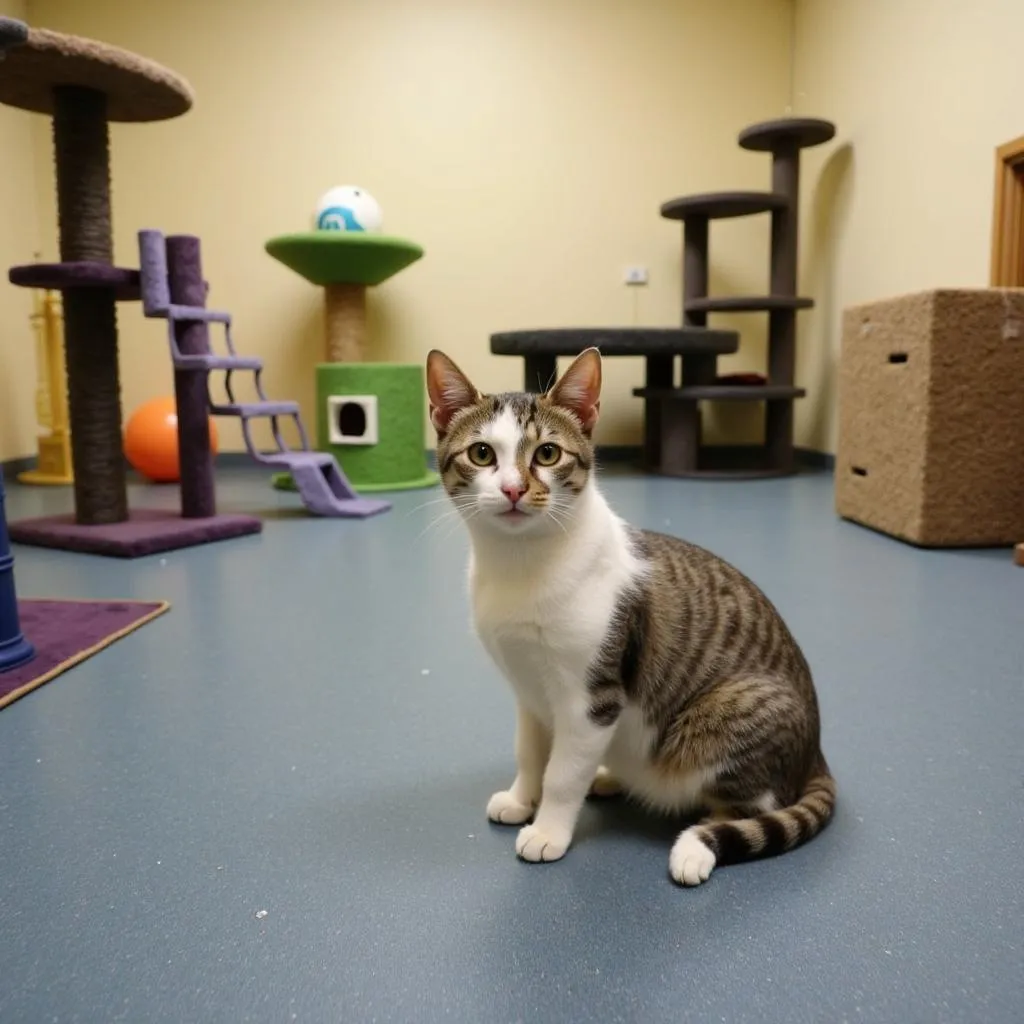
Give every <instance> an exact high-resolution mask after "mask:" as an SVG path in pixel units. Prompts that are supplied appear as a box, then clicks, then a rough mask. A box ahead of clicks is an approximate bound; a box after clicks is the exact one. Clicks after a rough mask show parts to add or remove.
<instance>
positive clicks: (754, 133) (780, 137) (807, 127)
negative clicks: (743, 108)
mask: <svg viewBox="0 0 1024 1024" xmlns="http://www.w3.org/2000/svg"><path fill="white" fill-rule="evenodd" d="M835 133H836V126H835V125H834V124H833V123H832V122H831V121H825V120H822V119H821V118H819V117H781V118H779V119H778V120H775V121H761V122H760V123H759V124H752V125H750V127H748V128H744V129H743V131H741V132H740V134H739V139H738V141H739V144H740V146H741V147H742V148H743V149H751V150H754V151H755V152H758V153H774V152H776V151H777V150H780V149H787V148H792V147H795V148H797V149H808V148H810V147H811V146H820V145H821V144H822V143H823V142H828V141H829V139H831V138H832V137H833V136H834V135H835Z"/></svg>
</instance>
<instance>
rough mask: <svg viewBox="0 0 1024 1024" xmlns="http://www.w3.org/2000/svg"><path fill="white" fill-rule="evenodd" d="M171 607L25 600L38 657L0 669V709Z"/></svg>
mask: <svg viewBox="0 0 1024 1024" xmlns="http://www.w3.org/2000/svg"><path fill="white" fill-rule="evenodd" d="M168 608H170V605H169V604H168V603H167V602H166V601H43V600H34V599H32V600H26V601H19V602H18V616H19V617H20V619H21V632H22V633H23V634H24V636H25V639H26V640H28V642H29V643H30V644H32V646H33V647H35V649H36V656H35V657H34V658H33V659H32V660H31V661H28V662H26V663H25V664H24V665H19V666H18V667H17V668H12V669H9V670H8V671H7V672H0V708H2V707H6V706H7V705H8V704H12V703H13V702H14V701H16V700H17V699H18V698H19V697H24V696H25V694H26V693H29V692H30V691H31V690H34V689H35V688H36V687H37V686H42V685H43V683H46V682H49V680H51V679H53V678H54V677H55V676H59V675H60V674H61V672H65V671H67V669H69V668H71V666H72V665H77V664H78V663H79V662H80V661H85V659H86V658H88V657H90V656H92V655H93V654H95V653H96V652H97V651H102V650H103V648H104V647H109V646H110V644H112V643H113V642H114V641H115V640H120V639H121V637H123V636H126V635H127V634H128V633H130V632H131V631H132V630H134V629H138V628H139V627H140V626H144V625H145V624H146V623H147V622H150V621H152V620H153V619H155V618H156V617H157V616H158V615H162V614H163V613H164V612H165V611H167V609H168Z"/></svg>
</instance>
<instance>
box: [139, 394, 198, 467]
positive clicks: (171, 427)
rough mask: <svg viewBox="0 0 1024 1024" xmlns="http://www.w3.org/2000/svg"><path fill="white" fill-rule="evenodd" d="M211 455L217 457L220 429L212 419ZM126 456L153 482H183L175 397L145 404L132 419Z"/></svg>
mask: <svg viewBox="0 0 1024 1024" xmlns="http://www.w3.org/2000/svg"><path fill="white" fill-rule="evenodd" d="M207 429H208V430H209V431H210V453H211V454H212V455H216V454H217V445H218V438H217V426H216V424H215V423H214V422H213V420H212V419H211V420H210V423H209V426H208V428H207ZM124 454H125V458H126V459H127V460H128V463H129V465H130V466H131V467H132V469H134V470H135V471H136V472H137V473H140V474H141V475H142V476H144V477H145V478H146V479H147V480H151V481H152V482H153V483H157V484H165V483H177V482H178V481H179V480H180V479H181V459H180V456H179V452H178V408H177V404H176V403H175V401H174V396H173V395H164V396H162V397H160V398H151V399H150V400H149V401H148V402H143V404H142V405H140V406H139V407H138V408H137V409H136V410H135V412H133V413H132V414H131V416H130V417H129V418H128V423H127V425H126V426H125V430H124Z"/></svg>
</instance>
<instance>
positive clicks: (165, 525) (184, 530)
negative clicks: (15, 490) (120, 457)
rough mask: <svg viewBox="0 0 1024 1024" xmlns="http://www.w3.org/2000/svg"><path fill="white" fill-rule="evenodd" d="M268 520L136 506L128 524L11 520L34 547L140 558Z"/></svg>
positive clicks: (17, 536) (65, 518)
mask: <svg viewBox="0 0 1024 1024" xmlns="http://www.w3.org/2000/svg"><path fill="white" fill-rule="evenodd" d="M262 529H263V523H262V521H261V520H259V519H255V518H253V517H252V516H242V515H218V516H210V517H209V518H205V519H185V518H183V517H182V516H181V515H180V514H179V513H178V512H164V511H158V510H156V509H132V511H131V516H130V518H129V519H128V520H127V521H126V522H123V523H111V524H109V525H107V526H81V525H80V524H78V523H76V522H75V518H74V516H71V515H62V516H45V517H43V518H40V519H22V520H20V521H18V522H12V523H10V524H9V527H8V532H9V533H10V535H11V540H12V541H14V542H15V543H17V544H29V545H32V546H34V547H43V548H60V549H62V550H64V551H82V552H86V553H87V554H92V555H108V556H111V557H113V558H140V557H141V556H143V555H155V554H157V553H159V552H161V551H172V550H175V549H177V548H189V547H195V546H196V545H197V544H209V543H211V542H212V541H217V540H229V539H230V538H232V537H243V536H245V535H246V534H251V533H259V532H260V531H261V530H262Z"/></svg>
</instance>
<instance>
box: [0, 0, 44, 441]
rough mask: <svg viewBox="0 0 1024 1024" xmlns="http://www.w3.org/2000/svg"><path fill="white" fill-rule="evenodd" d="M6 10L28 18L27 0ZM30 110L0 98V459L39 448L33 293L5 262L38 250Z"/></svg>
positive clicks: (19, 259)
mask: <svg viewBox="0 0 1024 1024" xmlns="http://www.w3.org/2000/svg"><path fill="white" fill-rule="evenodd" d="M4 14H6V15H7V17H9V18H21V19H25V18H26V16H27V13H26V4H25V2H24V0H13V2H12V0H8V2H7V3H6V4H5V5H4ZM33 120H34V117H33V115H32V114H28V113H25V112H23V111H21V110H14V109H13V108H11V107H7V106H4V105H2V104H0V272H2V274H3V277H4V283H3V284H2V285H0V288H2V289H3V301H2V302H0V461H2V460H4V459H10V458H15V457H17V456H21V455H28V454H30V453H32V452H33V451H34V450H35V436H36V429H35V384H36V369H35V348H34V345H35V339H34V335H33V333H32V326H31V324H30V322H29V317H30V316H31V313H32V294H31V292H28V291H25V290H24V289H23V288H14V287H12V286H11V285H8V284H7V283H6V276H7V267H9V266H11V265H12V264H17V263H31V262H32V260H33V258H34V255H35V252H36V250H37V238H36V212H35V199H36V188H35V181H34V168H33V162H32V121H33Z"/></svg>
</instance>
